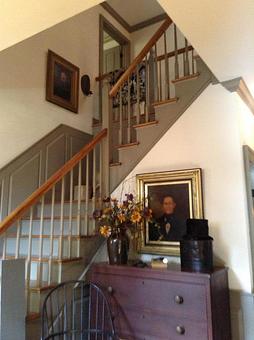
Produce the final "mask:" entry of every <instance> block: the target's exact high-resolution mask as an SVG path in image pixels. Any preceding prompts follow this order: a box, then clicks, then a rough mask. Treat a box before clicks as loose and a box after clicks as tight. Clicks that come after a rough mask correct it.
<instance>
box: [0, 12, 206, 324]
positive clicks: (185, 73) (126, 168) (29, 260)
mask: <svg viewBox="0 0 254 340" xmlns="http://www.w3.org/2000/svg"><path fill="white" fill-rule="evenodd" d="M98 80H99V81H100V86H102V87H103V89H104V94H105V95H104V98H103V100H102V102H103V105H102V106H103V115H102V119H101V120H100V121H98V122H96V124H95V125H94V135H95V137H94V139H93V140H92V141H90V142H89V143H88V144H86V145H85V146H84V147H83V149H81V150H80V151H79V152H78V153H77V154H76V155H75V156H74V157H73V158H71V159H70V160H69V161H68V162H67V163H66V164H65V165H64V166H63V167H62V168H60V169H59V170H58V171H57V172H56V173H55V174H54V175H53V176H52V177H50V178H49V179H48V180H47V181H46V182H45V183H44V184H43V185H42V186H41V187H40V188H39V189H37V190H36V191H35V192H34V193H33V194H32V195H31V196H30V197H28V198H27V199H26V200H25V201H24V202H23V203H22V204H21V205H19V206H18V207H17V208H16V209H15V210H14V211H13V212H12V213H11V214H9V215H8V216H7V217H6V218H5V219H4V220H3V221H2V222H1V223H0V235H1V239H0V240H1V241H0V242H1V248H0V249H1V253H2V258H3V259H13V258H15V259H19V258H25V259H26V287H27V317H28V319H30V320H34V319H36V318H38V317H39V312H40V308H41V304H42V301H43V299H44V297H45V295H46V294H47V293H48V291H49V289H51V288H52V287H54V286H55V285H57V284H58V283H60V282H62V281H66V280H69V279H78V278H79V277H80V275H82V273H83V272H84V271H85V270H86V269H87V266H88V264H89V263H91V259H92V258H93V256H94V254H95V253H96V252H97V250H98V249H99V247H100V245H101V244H102V242H103V241H102V240H101V238H100V237H99V236H97V235H96V226H95V222H94V220H93V216H92V214H93V211H94V210H95V209H96V208H99V207H100V205H101V201H102V198H103V197H104V196H106V195H109V193H110V192H112V191H113V190H114V189H115V188H116V187H117V186H118V185H119V184H120V183H121V181H122V180H123V179H124V178H125V177H126V176H127V175H128V174H129V173H130V172H131V171H132V170H133V168H134V167H135V166H136V165H137V164H138V162H139V161H140V160H141V159H142V158H143V157H144V156H145V155H146V153H147V152H148V151H149V150H150V149H151V148H152V147H153V145H154V144H155V143H156V142H157V141H158V140H159V139H160V138H161V137H162V136H163V135H164V134H165V132H166V131H167V130H168V129H169V128H170V127H171V126H172V125H173V124H174V123H175V122H176V121H177V119H178V118H179V117H180V116H181V115H182V114H183V113H184V112H185V110H186V109H187V108H188V107H189V106H190V105H191V103H192V102H193V101H194V100H195V99H196V98H197V97H198V96H199V95H200V93H201V92H202V91H203V90H204V89H205V88H206V87H207V86H208V85H209V84H210V83H211V81H212V80H213V75H212V73H211V72H210V70H209V69H208V67H207V66H206V65H205V64H204V62H203V61H202V60H201V58H200V57H199V56H198V55H197V54H196V52H195V51H194V48H193V47H192V46H191V45H190V44H189V43H188V41H187V39H185V38H184V37H183V36H182V34H181V33H180V32H179V30H178V29H177V27H176V25H175V24H173V22H172V20H171V19H170V18H167V19H166V20H165V21H164V22H163V24H162V25H161V27H160V28H159V29H158V31H157V32H155V34H154V35H153V37H152V38H151V39H150V40H149V42H148V43H147V44H146V46H145V47H144V48H143V49H142V51H141V52H140V54H139V55H138V56H137V57H136V58H135V59H134V61H133V62H132V63H131V65H130V66H129V67H128V69H127V70H126V71H125V72H124V73H123V74H122V76H121V77H120V78H119V79H118V80H117V82H116V83H114V84H112V79H111V80H110V81H108V77H106V76H105V77H104V75H101V76H100V77H98ZM108 94H109V95H108ZM107 108H109V110H107ZM108 165H109V166H108Z"/></svg>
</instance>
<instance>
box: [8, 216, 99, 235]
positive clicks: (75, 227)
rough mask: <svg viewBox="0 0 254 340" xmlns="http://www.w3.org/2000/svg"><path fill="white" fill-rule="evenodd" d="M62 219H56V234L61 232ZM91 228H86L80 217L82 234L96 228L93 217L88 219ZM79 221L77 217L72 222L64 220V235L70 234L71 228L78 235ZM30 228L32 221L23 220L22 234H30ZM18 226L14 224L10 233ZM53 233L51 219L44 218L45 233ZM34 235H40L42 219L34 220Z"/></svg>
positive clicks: (87, 233) (14, 231) (83, 220)
mask: <svg viewBox="0 0 254 340" xmlns="http://www.w3.org/2000/svg"><path fill="white" fill-rule="evenodd" d="M60 222H61V221H60V219H55V220H54V235H60V234H61V223H60ZM87 222H88V225H89V228H86V221H85V219H84V218H81V219H80V231H81V235H89V234H91V233H92V232H93V229H92V228H94V223H93V222H94V221H93V219H90V218H89V219H88V221H87ZM78 224H79V223H78V221H77V219H76V218H75V219H73V220H71V223H70V221H69V220H68V219H65V220H63V235H70V230H72V235H78ZM29 228H30V221H29V220H22V222H21V235H22V236H28V234H29ZM16 231H17V227H16V226H13V227H11V228H10V229H9V231H8V232H9V233H10V234H12V233H16ZM50 234H51V221H50V220H43V235H50ZM32 235H34V236H38V235H40V220H34V221H33V226H32Z"/></svg>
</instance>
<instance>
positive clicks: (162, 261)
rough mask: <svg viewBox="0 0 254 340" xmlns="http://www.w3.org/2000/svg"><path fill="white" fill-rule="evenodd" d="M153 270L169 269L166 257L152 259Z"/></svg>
mask: <svg viewBox="0 0 254 340" xmlns="http://www.w3.org/2000/svg"><path fill="white" fill-rule="evenodd" d="M151 266H152V268H166V269H167V268H168V259H166V258H165V257H159V258H156V259H152V261H151Z"/></svg>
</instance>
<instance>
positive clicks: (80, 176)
mask: <svg viewBox="0 0 254 340" xmlns="http://www.w3.org/2000/svg"><path fill="white" fill-rule="evenodd" d="M81 165H82V164H81V161H79V163H78V206H77V235H78V247H77V256H80V236H81V183H82V166H81Z"/></svg>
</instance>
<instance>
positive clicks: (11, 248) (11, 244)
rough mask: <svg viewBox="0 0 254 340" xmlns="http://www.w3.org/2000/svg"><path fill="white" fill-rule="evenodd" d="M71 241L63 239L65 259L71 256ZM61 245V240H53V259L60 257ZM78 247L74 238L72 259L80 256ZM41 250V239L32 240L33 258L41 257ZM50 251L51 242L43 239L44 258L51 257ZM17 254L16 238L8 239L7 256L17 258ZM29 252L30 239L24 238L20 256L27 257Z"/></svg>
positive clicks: (21, 243) (21, 242)
mask: <svg viewBox="0 0 254 340" xmlns="http://www.w3.org/2000/svg"><path fill="white" fill-rule="evenodd" d="M69 244H70V242H69V240H68V239H63V257H64V258H67V257H68V254H69ZM59 245H60V240H59V238H57V239H53V257H55V258H57V257H58V251H59ZM77 246H78V240H77V239H74V238H72V240H71V250H72V254H71V257H76V256H78V254H77ZM39 249H40V239H37V238H36V239H32V252H31V256H32V257H39V255H40V254H39ZM50 250H51V242H50V239H49V238H43V239H42V257H49V256H50ZM15 252H16V240H15V239H14V238H9V239H7V248H6V255H7V256H15ZM27 252H28V238H25V239H24V238H22V239H21V240H20V251H19V256H21V257H27V255H28V254H27Z"/></svg>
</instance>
